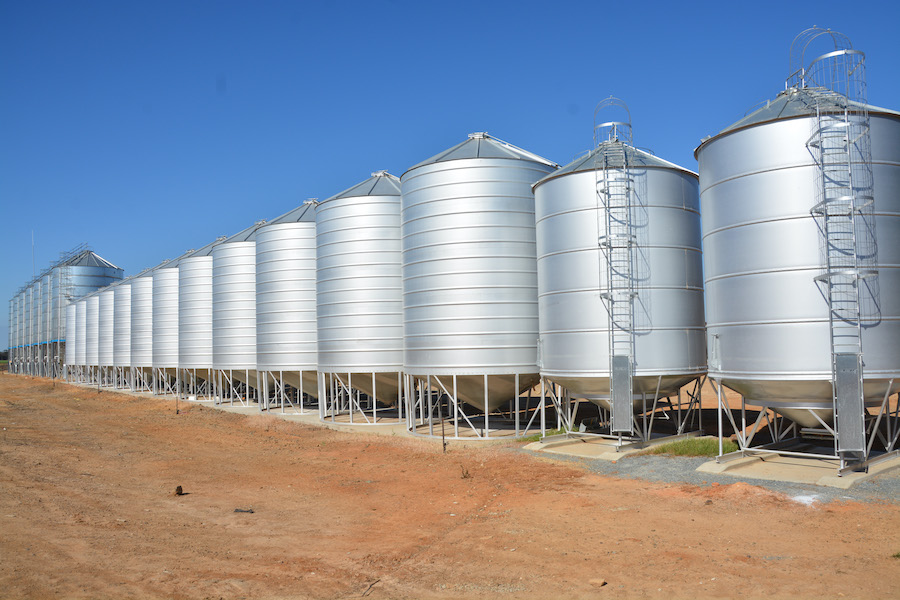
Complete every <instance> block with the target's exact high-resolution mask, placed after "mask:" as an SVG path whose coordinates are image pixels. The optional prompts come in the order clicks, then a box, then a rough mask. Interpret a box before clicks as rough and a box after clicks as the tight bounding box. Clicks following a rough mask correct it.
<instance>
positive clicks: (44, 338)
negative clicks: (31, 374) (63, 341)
mask: <svg viewBox="0 0 900 600" xmlns="http://www.w3.org/2000/svg"><path fill="white" fill-rule="evenodd" d="M40 290H41V291H40V300H39V303H38V332H39V333H38V342H39V344H40V350H39V352H38V354H39V356H40V369H39V374H40V375H41V376H42V377H49V376H50V374H51V371H52V370H51V367H50V359H51V348H50V340H51V339H53V338H51V337H50V298H51V290H50V273H49V272H46V273H44V274H43V275H42V276H41V280H40Z"/></svg>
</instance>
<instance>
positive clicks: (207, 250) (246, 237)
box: [180, 221, 269, 260]
mask: <svg viewBox="0 0 900 600" xmlns="http://www.w3.org/2000/svg"><path fill="white" fill-rule="evenodd" d="M268 224H269V223H268V222H267V221H257V222H256V223H254V224H253V225H251V226H250V227H248V228H247V229H242V230H241V231H239V232H237V233H236V234H234V235H232V236H231V237H218V238H216V239H215V240H213V241H212V242H210V243H209V244H207V245H205V246H203V247H202V248H200V249H199V250H197V251H195V252H191V253H190V255H187V256H183V257H181V259H180V260H184V259H186V258H194V257H197V256H212V251H213V248H215V247H216V246H218V245H219V244H227V243H229V242H252V241H255V240H256V231H257V230H258V229H259V228H260V227H262V226H263V225H268Z"/></svg>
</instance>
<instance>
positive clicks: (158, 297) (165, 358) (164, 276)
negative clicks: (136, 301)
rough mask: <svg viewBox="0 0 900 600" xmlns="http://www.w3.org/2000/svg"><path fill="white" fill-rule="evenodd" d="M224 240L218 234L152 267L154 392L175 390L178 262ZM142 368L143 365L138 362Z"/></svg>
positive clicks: (177, 335) (151, 317) (173, 392)
mask: <svg viewBox="0 0 900 600" xmlns="http://www.w3.org/2000/svg"><path fill="white" fill-rule="evenodd" d="M223 240H225V237H220V238H218V239H216V240H214V241H213V242H211V243H210V244H207V245H206V246H204V247H203V248H200V249H199V250H188V251H187V252H185V253H184V254H182V255H181V256H179V257H178V258H176V259H174V260H171V261H167V262H164V263H162V264H160V265H159V266H157V267H156V268H155V269H154V270H153V274H152V278H153V286H152V288H153V289H152V292H151V296H152V299H151V307H152V308H151V316H150V320H151V327H152V331H153V334H152V341H151V355H152V360H151V367H152V372H153V376H152V387H153V393H154V394H163V395H164V394H172V395H175V394H177V393H178V389H179V383H180V379H179V377H178V375H179V371H178V340H179V329H178V313H179V311H178V297H179V296H178V265H179V264H180V262H181V261H182V260H184V259H185V258H187V257H189V256H191V255H193V254H194V253H195V252H199V253H203V252H206V251H208V250H209V248H210V247H211V246H213V245H214V244H218V243H219V242H221V241H223ZM141 366H142V367H143V366H144V365H141Z"/></svg>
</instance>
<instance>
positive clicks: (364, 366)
mask: <svg viewBox="0 0 900 600" xmlns="http://www.w3.org/2000/svg"><path fill="white" fill-rule="evenodd" d="M315 233H316V310H317V315H318V317H317V321H318V344H319V348H318V364H319V377H320V380H321V381H320V384H319V387H320V389H319V398H320V407H321V411H320V415H321V416H322V417H323V418H329V419H331V420H338V419H340V420H346V421H347V422H350V423H361V424H378V423H393V422H398V421H399V422H403V411H402V408H403V401H402V389H403V375H402V371H403V280H402V275H401V252H400V180H399V179H398V178H397V177H394V176H393V175H390V174H389V173H388V172H387V171H378V172H376V173H372V176H371V177H370V178H368V179H366V180H365V181H363V182H361V183H359V184H357V185H354V186H353V187H351V188H349V189H347V190H345V191H343V192H341V193H339V194H336V195H334V196H332V197H330V198H328V199H327V200H324V201H322V202H320V203H319V204H318V205H317V206H316V230H315ZM388 407H390V408H388Z"/></svg>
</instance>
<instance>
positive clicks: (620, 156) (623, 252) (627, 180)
mask: <svg viewBox="0 0 900 600" xmlns="http://www.w3.org/2000/svg"><path fill="white" fill-rule="evenodd" d="M594 160H595V165H594V173H595V174H596V180H597V181H596V183H597V204H598V206H597V219H598V224H597V225H598V231H599V232H600V236H599V239H598V244H599V246H600V249H601V251H602V253H603V255H604V258H605V259H606V289H605V291H601V294H600V296H601V298H603V300H604V301H605V303H606V308H607V314H608V315H609V334H608V341H609V373H610V405H611V410H610V429H611V431H612V433H619V434H628V435H633V434H634V420H633V413H634V410H633V405H632V398H633V378H632V373H633V365H634V297H635V295H636V293H635V285H634V252H633V250H634V246H635V236H634V232H633V227H632V215H631V213H632V195H633V194H632V192H633V186H634V180H633V177H632V175H631V173H630V172H629V168H628V161H627V156H626V152H625V144H624V143H623V142H620V141H619V140H618V139H611V140H609V141H607V142H603V143H602V144H601V145H600V147H599V148H598V150H597V152H596V154H595V155H594Z"/></svg>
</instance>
